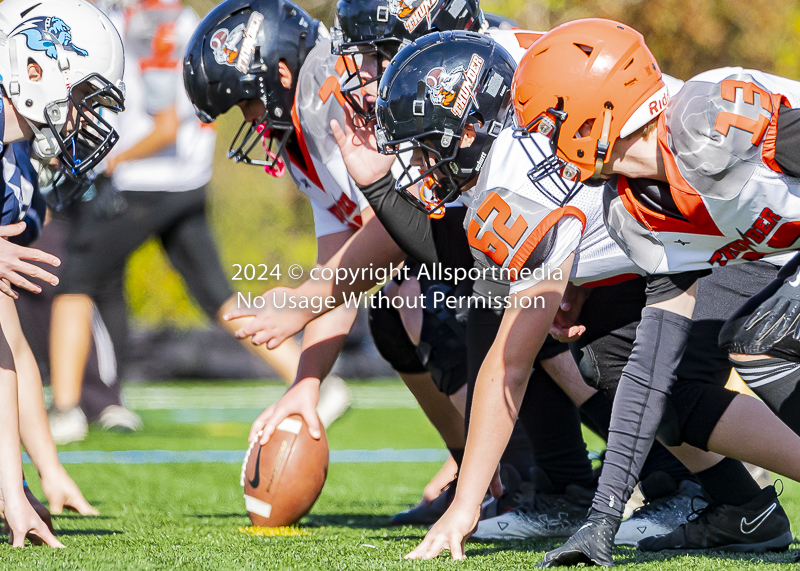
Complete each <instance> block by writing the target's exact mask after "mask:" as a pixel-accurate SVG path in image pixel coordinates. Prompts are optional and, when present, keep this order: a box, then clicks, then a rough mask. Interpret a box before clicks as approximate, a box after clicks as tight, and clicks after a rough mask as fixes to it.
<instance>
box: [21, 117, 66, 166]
mask: <svg viewBox="0 0 800 571" xmlns="http://www.w3.org/2000/svg"><path fill="white" fill-rule="evenodd" d="M25 121H26V122H27V123H28V126H29V127H30V128H31V131H33V141H31V151H33V153H34V154H35V155H36V157H37V158H39V159H41V160H43V161H45V162H47V161H49V160H50V159H53V158H55V157H56V156H57V155H58V151H59V147H58V142H57V140H56V137H55V135H54V134H53V131H52V130H51V129H50V127H45V128H44V129H39V128H38V127H37V126H36V125H35V124H34V123H33V122H32V121H31V120H29V119H28V118H27V117H26V118H25Z"/></svg>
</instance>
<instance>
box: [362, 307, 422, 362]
mask: <svg viewBox="0 0 800 571" xmlns="http://www.w3.org/2000/svg"><path fill="white" fill-rule="evenodd" d="M381 305H382V304H381ZM368 315H369V330H370V333H372V339H373V340H374V341H375V347H376V348H377V349H378V353H380V355H381V357H383V358H384V359H386V360H387V361H388V362H389V364H390V365H391V366H392V368H393V369H394V370H395V371H397V372H398V373H410V374H419V373H424V372H426V371H427V368H426V367H425V365H424V364H423V363H422V362H421V361H420V360H419V357H418V356H417V348H416V347H415V346H414V344H413V343H412V342H411V339H409V338H408V333H406V330H405V327H403V321H402V320H401V319H400V314H399V313H398V311H397V310H396V309H394V308H391V307H370V308H369V314H368Z"/></svg>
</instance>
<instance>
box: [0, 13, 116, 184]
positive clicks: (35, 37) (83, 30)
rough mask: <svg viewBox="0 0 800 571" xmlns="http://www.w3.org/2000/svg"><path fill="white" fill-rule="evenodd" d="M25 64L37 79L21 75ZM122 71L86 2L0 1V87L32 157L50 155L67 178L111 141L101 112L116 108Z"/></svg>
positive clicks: (101, 22)
mask: <svg viewBox="0 0 800 571" xmlns="http://www.w3.org/2000/svg"><path fill="white" fill-rule="evenodd" d="M31 64H35V65H37V66H38V67H39V68H40V69H41V77H34V78H33V79H31V78H30V77H29V71H28V68H29V66H30V65H31ZM123 68H124V57H123V49H122V40H121V39H120V37H119V33H118V32H117V30H116V28H114V26H113V24H112V23H111V21H110V20H109V19H108V18H107V17H106V16H105V14H103V13H102V12H101V11H100V10H98V9H97V8H96V7H95V6H94V5H92V4H91V3H89V2H87V1H86V0H41V1H40V0H3V1H2V2H0V85H1V86H2V88H3V91H4V93H5V95H6V97H7V98H9V99H10V100H11V102H12V104H13V105H14V108H15V109H16V110H17V113H19V114H20V115H21V116H22V117H24V118H25V119H26V121H27V122H28V124H29V125H30V126H31V128H32V130H33V132H34V139H33V142H32V145H31V148H32V149H33V152H34V154H35V155H37V156H38V157H39V158H41V159H43V160H48V159H50V158H52V157H58V158H59V160H60V161H61V163H62V164H63V166H64V168H65V170H66V172H67V173H68V174H71V175H73V176H77V175H81V174H83V173H85V172H87V171H88V170H89V169H91V168H92V167H94V166H96V165H97V164H98V163H99V162H100V161H101V160H102V159H103V157H105V156H106V155H107V154H108V152H109V151H110V150H111V147H113V146H114V144H115V143H116V142H117V140H118V138H119V136H118V135H117V133H116V131H114V129H113V128H112V127H111V125H109V124H108V122H107V121H105V119H103V117H102V113H103V109H108V110H110V111H113V112H119V111H122V110H123V109H124V98H125V95H124V84H123V83H122V73H123ZM37 71H38V70H37Z"/></svg>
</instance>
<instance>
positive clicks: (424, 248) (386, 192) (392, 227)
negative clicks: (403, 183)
mask: <svg viewBox="0 0 800 571" xmlns="http://www.w3.org/2000/svg"><path fill="white" fill-rule="evenodd" d="M394 184H395V181H394V177H393V176H392V175H391V174H387V175H386V176H385V177H383V178H382V179H380V180H379V181H377V182H374V183H372V184H370V185H367V186H360V185H359V188H360V189H361V192H362V193H363V194H364V197H365V198H366V199H367V201H368V202H369V204H370V206H372V209H373V210H374V211H375V215H376V216H377V217H378V220H380V221H381V223H382V224H383V227H384V228H386V231H387V232H389V235H390V236H391V237H392V239H394V241H395V242H397V245H398V246H400V248H401V249H402V250H403V251H404V252H405V253H406V254H408V255H409V256H411V257H412V258H414V259H415V260H416V261H417V262H419V263H421V264H437V263H441V264H442V265H443V266H445V267H452V268H466V269H469V268H471V267H472V266H473V259H472V253H471V252H470V249H469V243H468V242H467V235H466V232H464V228H463V220H464V215H465V214H466V211H467V209H466V208H460V207H459V208H450V209H448V210H446V211H445V215H444V217H443V218H439V219H430V218H428V216H427V215H426V214H425V213H424V212H422V211H421V210H419V209H417V208H414V206H413V205H411V204H409V203H408V202H407V201H405V200H403V198H402V197H401V196H400V195H399V194H397V192H395V190H394Z"/></svg>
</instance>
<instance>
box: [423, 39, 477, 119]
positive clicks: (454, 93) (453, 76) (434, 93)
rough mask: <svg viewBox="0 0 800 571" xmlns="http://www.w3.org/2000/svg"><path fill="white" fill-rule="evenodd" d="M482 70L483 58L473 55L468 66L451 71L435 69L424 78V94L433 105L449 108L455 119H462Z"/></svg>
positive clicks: (440, 68)
mask: <svg viewBox="0 0 800 571" xmlns="http://www.w3.org/2000/svg"><path fill="white" fill-rule="evenodd" d="M482 69H483V58H482V57H480V56H479V55H478V54H473V55H472V58H471V59H470V60H469V66H468V67H467V69H466V70H464V66H461V65H460V66H458V67H457V68H456V69H454V70H453V71H447V70H446V69H445V68H443V67H435V68H433V69H432V70H430V71H429V72H428V74H427V75H426V76H425V92H426V94H427V95H428V99H430V100H431V103H433V104H434V105H439V106H441V107H446V108H450V110H451V111H452V112H453V114H454V115H455V116H456V117H462V116H463V115H464V111H466V109H467V104H468V103H469V101H470V99H474V98H475V88H476V86H477V83H478V78H479V77H480V74H481V70H482ZM459 84H460V85H459Z"/></svg>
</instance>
